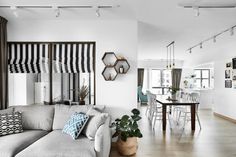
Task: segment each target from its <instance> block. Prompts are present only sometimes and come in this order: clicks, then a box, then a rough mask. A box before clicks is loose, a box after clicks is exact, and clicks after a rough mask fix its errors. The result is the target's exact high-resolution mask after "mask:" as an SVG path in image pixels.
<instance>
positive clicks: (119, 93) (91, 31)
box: [8, 20, 137, 108]
mask: <svg viewBox="0 0 236 157" xmlns="http://www.w3.org/2000/svg"><path fill="white" fill-rule="evenodd" d="M8 39H9V41H96V103H97V104H105V105H109V106H117V107H121V108H133V107H136V106H137V98H136V97H137V94H136V93H137V91H136V90H137V22H136V21H128V20H127V21H102V20H101V21H100V20H95V21H79V20H78V21H75V20H73V21H69V20H68V21H65V20H63V21H60V20H45V21H44V20H32V21H30V20H28V21H27V20H19V21H17V20H14V21H8ZM107 51H114V52H115V53H117V54H120V55H124V56H125V57H126V58H127V59H128V61H129V63H130V66H131V68H130V70H129V72H128V73H127V74H126V75H121V76H118V77H117V79H116V80H115V81H111V82H107V81H105V80H104V78H103V77H102V75H101V72H102V70H103V68H104V65H103V62H102V61H101V58H102V56H103V54H104V52H107Z"/></svg>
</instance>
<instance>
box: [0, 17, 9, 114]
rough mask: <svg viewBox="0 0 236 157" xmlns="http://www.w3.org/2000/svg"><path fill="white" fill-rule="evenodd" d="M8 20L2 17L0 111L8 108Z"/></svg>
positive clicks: (0, 26) (0, 35) (0, 29)
mask: <svg viewBox="0 0 236 157" xmlns="http://www.w3.org/2000/svg"><path fill="white" fill-rule="evenodd" d="M7 66H8V55H7V20H6V19H5V18H3V17H1V16H0V74H1V76H0V110H2V109H6V108H7V107H8V68H7Z"/></svg>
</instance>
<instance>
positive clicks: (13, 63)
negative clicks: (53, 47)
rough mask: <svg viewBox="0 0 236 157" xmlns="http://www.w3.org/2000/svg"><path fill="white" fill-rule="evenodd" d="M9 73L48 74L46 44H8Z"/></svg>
mask: <svg viewBox="0 0 236 157" xmlns="http://www.w3.org/2000/svg"><path fill="white" fill-rule="evenodd" d="M8 52H9V53H8V54H9V57H8V64H9V71H10V72H11V73H48V72H49V58H48V44H39V43H8Z"/></svg>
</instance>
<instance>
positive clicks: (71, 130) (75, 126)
mask: <svg viewBox="0 0 236 157" xmlns="http://www.w3.org/2000/svg"><path fill="white" fill-rule="evenodd" d="M88 118H89V116H87V115H86V114H84V113H77V112H75V113H74V114H73V115H72V116H71V117H70V119H69V120H68V121H67V122H66V124H65V126H64V128H63V130H62V132H63V133H66V134H68V135H70V136H71V137H72V138H73V139H74V140H75V139H77V138H78V137H79V135H80V133H81V131H82V129H83V128H84V126H85V124H86V122H87V121H88Z"/></svg>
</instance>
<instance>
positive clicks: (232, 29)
mask: <svg viewBox="0 0 236 157" xmlns="http://www.w3.org/2000/svg"><path fill="white" fill-rule="evenodd" d="M235 27H236V25H234V26H232V27H230V28H228V29H225V30H223V31H221V32H220V33H218V34H216V35H214V36H212V37H210V38H207V39H205V40H203V41H201V42H200V43H199V44H197V45H194V46H192V47H191V48H189V49H187V51H189V53H192V49H194V48H196V47H198V46H199V47H200V48H201V49H202V48H203V46H202V45H203V43H206V42H208V41H210V40H213V42H214V43H216V37H218V36H220V35H222V34H224V33H226V32H230V35H231V36H233V35H234V28H235Z"/></svg>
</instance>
